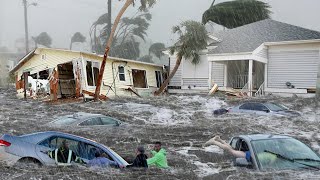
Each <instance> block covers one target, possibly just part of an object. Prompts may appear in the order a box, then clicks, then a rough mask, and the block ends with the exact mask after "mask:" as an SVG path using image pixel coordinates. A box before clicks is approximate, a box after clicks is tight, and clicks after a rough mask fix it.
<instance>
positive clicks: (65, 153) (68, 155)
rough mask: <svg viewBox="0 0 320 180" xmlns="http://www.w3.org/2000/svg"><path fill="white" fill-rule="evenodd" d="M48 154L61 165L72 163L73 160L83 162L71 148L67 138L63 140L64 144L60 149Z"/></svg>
mask: <svg viewBox="0 0 320 180" xmlns="http://www.w3.org/2000/svg"><path fill="white" fill-rule="evenodd" d="M48 155H49V157H50V158H52V159H54V160H55V162H56V164H57V165H61V166H65V165H71V161H74V162H80V163H81V162H82V161H81V159H80V158H79V157H77V156H76V154H75V153H74V152H73V151H72V150H70V149H69V143H68V141H66V140H64V141H62V145H61V147H59V148H58V149H55V150H54V151H49V152H48Z"/></svg>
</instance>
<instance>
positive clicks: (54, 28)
mask: <svg viewBox="0 0 320 180" xmlns="http://www.w3.org/2000/svg"><path fill="white" fill-rule="evenodd" d="M28 1H29V2H37V3H38V6H36V7H34V6H30V7H29V8H28V10H29V18H28V19H29V35H30V37H31V36H35V35H38V34H40V33H41V32H44V31H45V32H48V34H49V35H50V36H51V37H52V39H53V46H54V47H57V48H68V46H69V43H70V38H71V36H72V35H73V33H75V32H77V31H79V32H81V33H82V34H84V35H85V36H87V41H89V29H90V26H91V24H92V23H93V22H94V21H95V20H96V19H97V18H98V17H99V16H100V15H101V14H103V13H105V12H106V11H107V5H106V4H107V3H106V2H107V0H28ZM223 1H225V0H216V3H219V2H223ZM263 1H264V2H268V3H270V5H271V6H272V9H271V10H272V11H273V14H272V18H273V19H275V20H278V21H282V22H286V23H289V24H294V25H297V26H302V27H305V28H309V29H313V30H317V31H320V21H319V17H320V11H319V7H320V0H263ZM211 3H212V0H158V3H157V4H156V5H155V6H154V7H153V8H152V9H151V10H150V12H151V13H152V15H153V19H152V22H151V25H150V28H149V30H148V35H149V38H150V39H151V40H152V41H153V42H163V43H165V44H166V45H170V44H172V40H171V39H172V38H173V35H172V33H171V27H172V26H174V25H177V24H179V23H180V22H182V21H184V20H189V19H193V20H198V21H200V20H201V16H202V13H203V12H204V11H205V10H206V9H208V7H209V6H210V4H211ZM122 4H123V1H122V2H119V1H118V0H113V14H114V16H115V14H116V13H117V12H118V10H119V8H120V7H121V5H122ZM136 11H137V7H130V8H129V10H128V12H127V13H126V14H125V16H130V15H132V14H134V13H135V12H136ZM18 38H24V14H23V4H22V0H0V46H7V47H9V48H10V49H13V48H14V42H15V40H16V39H18Z"/></svg>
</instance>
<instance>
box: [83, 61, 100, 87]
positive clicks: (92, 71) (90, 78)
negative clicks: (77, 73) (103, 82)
mask: <svg viewBox="0 0 320 180" xmlns="http://www.w3.org/2000/svg"><path fill="white" fill-rule="evenodd" d="M86 71H87V82H88V86H96V84H97V82H98V76H99V63H98V62H91V61H87V65H86Z"/></svg>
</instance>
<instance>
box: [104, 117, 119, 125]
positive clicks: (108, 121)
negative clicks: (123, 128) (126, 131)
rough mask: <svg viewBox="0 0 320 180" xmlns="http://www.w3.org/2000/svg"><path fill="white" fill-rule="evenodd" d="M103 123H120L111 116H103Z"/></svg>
mask: <svg viewBox="0 0 320 180" xmlns="http://www.w3.org/2000/svg"><path fill="white" fill-rule="evenodd" d="M101 122H102V125H118V121H117V120H115V119H113V118H111V117H101Z"/></svg>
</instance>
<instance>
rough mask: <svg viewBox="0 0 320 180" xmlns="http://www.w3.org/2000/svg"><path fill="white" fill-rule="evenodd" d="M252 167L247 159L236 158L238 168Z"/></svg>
mask: <svg viewBox="0 0 320 180" xmlns="http://www.w3.org/2000/svg"><path fill="white" fill-rule="evenodd" d="M251 165H252V164H251V162H248V161H247V159H246V158H236V166H241V167H247V166H251Z"/></svg>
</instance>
